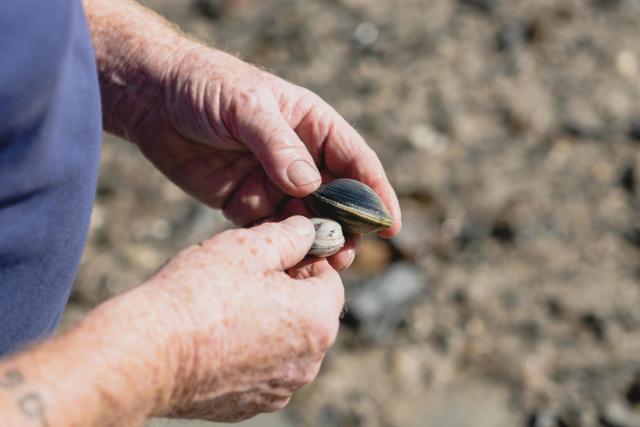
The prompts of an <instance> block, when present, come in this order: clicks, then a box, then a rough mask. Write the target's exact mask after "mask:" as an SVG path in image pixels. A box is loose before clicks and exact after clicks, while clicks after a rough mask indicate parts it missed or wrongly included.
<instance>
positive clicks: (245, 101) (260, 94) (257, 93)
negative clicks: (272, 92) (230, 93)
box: [235, 85, 265, 112]
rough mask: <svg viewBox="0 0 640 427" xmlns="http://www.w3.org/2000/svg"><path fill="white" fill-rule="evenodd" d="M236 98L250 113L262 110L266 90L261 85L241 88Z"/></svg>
mask: <svg viewBox="0 0 640 427" xmlns="http://www.w3.org/2000/svg"><path fill="white" fill-rule="evenodd" d="M235 97H236V99H237V101H238V103H239V105H240V106H241V107H242V108H243V109H246V111H248V112H255V111H258V110H261V109H262V107H263V105H264V104H265V90H264V89H263V88H261V87H260V86H259V85H251V86H245V87H243V88H240V89H238V90H237V92H236V94H235Z"/></svg>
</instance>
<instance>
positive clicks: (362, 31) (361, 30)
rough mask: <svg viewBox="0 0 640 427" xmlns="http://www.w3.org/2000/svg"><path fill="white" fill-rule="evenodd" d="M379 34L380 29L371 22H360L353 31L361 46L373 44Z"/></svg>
mask: <svg viewBox="0 0 640 427" xmlns="http://www.w3.org/2000/svg"><path fill="white" fill-rule="evenodd" d="M379 36H380V30H378V27H377V26H376V25H375V24H373V23H371V22H362V23H360V24H358V26H357V27H356V30H355V32H354V37H355V39H356V41H357V42H358V43H359V44H360V45H362V46H363V47H369V46H371V45H373V44H374V43H375V42H376V41H377V40H378V37H379Z"/></svg>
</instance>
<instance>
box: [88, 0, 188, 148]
mask: <svg viewBox="0 0 640 427" xmlns="http://www.w3.org/2000/svg"><path fill="white" fill-rule="evenodd" d="M84 6H85V11H86V14H87V18H88V20H89V27H90V30H91V37H92V40H93V44H94V49H95V52H96V58H97V63H98V73H99V77H100V91H101V96H102V106H103V120H104V128H105V130H107V131H109V132H112V133H114V134H116V135H119V136H121V137H124V138H127V139H130V140H132V139H133V136H134V133H135V128H136V124H137V123H140V121H141V120H142V119H143V117H144V116H145V115H146V114H148V113H149V110H150V109H152V108H157V106H158V105H159V104H161V103H162V97H163V90H164V87H166V81H167V80H169V79H171V76H170V73H171V69H170V67H168V66H167V64H174V63H178V62H179V61H180V58H179V57H178V56H179V55H183V54H184V52H185V50H188V48H189V47H188V46H190V45H192V44H193V45H195V43H193V42H192V41H190V40H189V39H188V38H187V37H185V36H184V35H183V34H181V33H180V32H179V30H178V29H177V28H176V27H175V26H174V25H172V24H171V23H169V22H168V21H166V20H165V19H163V18H162V17H160V16H159V15H157V14H155V13H154V12H152V11H150V10H149V9H147V8H144V7H142V6H141V5H139V4H137V3H135V2H134V1H131V0H84Z"/></svg>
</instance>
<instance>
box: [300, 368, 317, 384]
mask: <svg viewBox="0 0 640 427" xmlns="http://www.w3.org/2000/svg"><path fill="white" fill-rule="evenodd" d="M319 372H320V363H319V362H318V363H315V364H313V365H312V366H310V367H309V368H307V369H306V370H305V372H304V374H303V375H302V378H301V382H302V386H305V385H307V384H309V383H310V382H312V381H313V380H315V379H316V377H317V376H318V373H319Z"/></svg>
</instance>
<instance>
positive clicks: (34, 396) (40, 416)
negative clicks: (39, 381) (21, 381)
mask: <svg viewBox="0 0 640 427" xmlns="http://www.w3.org/2000/svg"><path fill="white" fill-rule="evenodd" d="M18 406H19V407H20V411H21V412H22V415H24V416H25V417H27V418H29V419H31V420H34V421H39V422H40V426H42V427H49V423H48V422H47V418H46V413H45V403H44V401H43V400H42V397H41V396H40V395H39V394H38V393H35V392H31V393H27V394H25V395H24V396H22V397H21V398H20V399H18Z"/></svg>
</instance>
